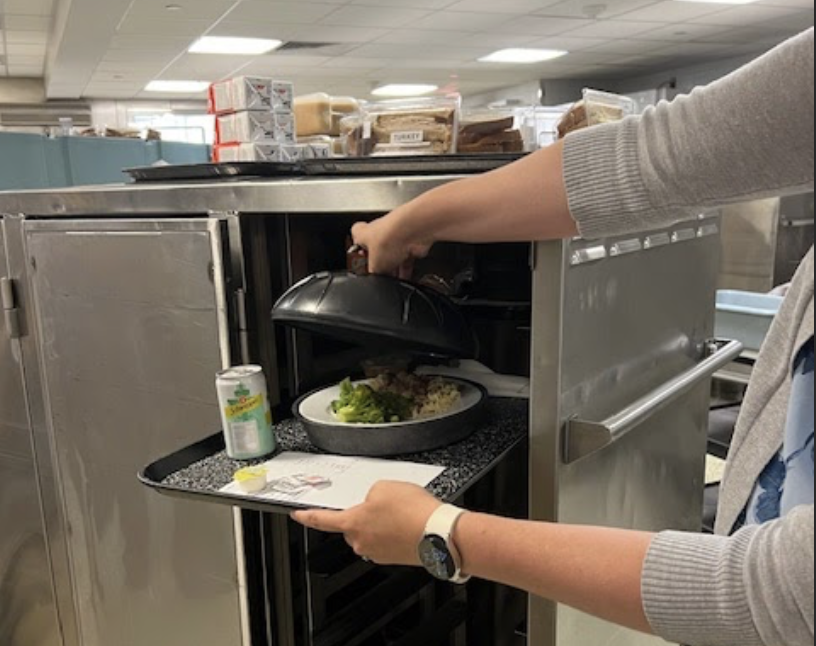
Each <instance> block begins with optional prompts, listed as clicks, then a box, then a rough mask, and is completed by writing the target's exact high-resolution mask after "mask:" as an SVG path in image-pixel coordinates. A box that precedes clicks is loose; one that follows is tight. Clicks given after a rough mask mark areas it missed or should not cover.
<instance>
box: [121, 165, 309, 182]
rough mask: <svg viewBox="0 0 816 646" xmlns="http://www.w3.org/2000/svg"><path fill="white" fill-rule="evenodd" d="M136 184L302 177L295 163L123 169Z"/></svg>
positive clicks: (299, 167) (300, 168) (299, 166)
mask: <svg viewBox="0 0 816 646" xmlns="http://www.w3.org/2000/svg"><path fill="white" fill-rule="evenodd" d="M122 172H123V173H126V174H127V175H130V177H131V179H133V181H134V182H136V183H138V184H146V183H158V182H173V181H178V182H182V181H185V182H186V181H203V180H216V179H217V180H223V179H240V178H252V177H263V178H273V177H287V178H291V177H302V176H304V175H305V172H304V170H303V167H302V165H301V164H300V163H297V162H225V163H201V164H170V165H168V166H134V167H131V168H125V169H123V170H122Z"/></svg>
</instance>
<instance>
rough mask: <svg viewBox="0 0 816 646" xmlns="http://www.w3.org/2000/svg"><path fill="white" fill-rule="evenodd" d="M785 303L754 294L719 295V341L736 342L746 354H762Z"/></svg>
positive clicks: (736, 292) (777, 297)
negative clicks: (760, 351)
mask: <svg viewBox="0 0 816 646" xmlns="http://www.w3.org/2000/svg"><path fill="white" fill-rule="evenodd" d="M784 300H785V299H783V298H782V297H780V296H768V295H766V294H756V293H754V292H738V291H720V292H718V293H717V319H716V334H717V337H719V338H721V339H736V340H738V341H741V342H742V343H743V345H745V349H746V350H753V351H759V349H760V348H761V347H762V344H763V343H764V342H765V337H766V336H768V331H769V330H770V329H771V325H772V324H773V321H774V319H775V318H776V315H777V314H778V313H779V309H780V308H781V307H782V303H783V302H784Z"/></svg>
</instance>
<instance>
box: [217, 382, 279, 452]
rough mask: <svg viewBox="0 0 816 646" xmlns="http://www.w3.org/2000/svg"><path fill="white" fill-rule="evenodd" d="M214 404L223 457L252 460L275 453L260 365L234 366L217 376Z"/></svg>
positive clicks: (264, 383) (270, 414) (267, 399)
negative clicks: (218, 416) (220, 425)
mask: <svg viewBox="0 0 816 646" xmlns="http://www.w3.org/2000/svg"><path fill="white" fill-rule="evenodd" d="M216 388H217V390H218V404H219V408H220V409H221V421H222V423H223V425H224V437H225V439H226V444H227V455H228V456H229V457H231V458H232V459H234V460H253V459H256V458H262V457H264V456H266V455H269V454H271V453H273V452H274V451H275V448H276V446H275V435H274V432H273V430H272V411H271V409H270V407H269V393H268V391H267V387H266V377H265V376H264V373H263V368H261V367H260V366H237V367H235V368H230V369H229V370H224V371H223V372H220V373H218V376H217V379H216Z"/></svg>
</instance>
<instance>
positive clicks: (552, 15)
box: [0, 0, 814, 99]
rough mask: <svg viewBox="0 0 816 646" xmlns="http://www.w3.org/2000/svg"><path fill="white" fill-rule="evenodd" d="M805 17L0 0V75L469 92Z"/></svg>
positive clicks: (571, 5) (390, 1)
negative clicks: (433, 87) (251, 41)
mask: <svg viewBox="0 0 816 646" xmlns="http://www.w3.org/2000/svg"><path fill="white" fill-rule="evenodd" d="M52 2H53V3H54V6H52ZM61 2H65V5H64V6H63V7H61V8H64V11H62V12H58V11H55V6H56V5H59V4H60V3H61ZM813 14H814V9H813V0H760V1H759V2H757V3H755V4H751V5H745V6H726V5H722V4H712V3H687V2H677V1H676V0H662V1H655V0H606V1H605V2H604V0H320V1H315V2H312V1H306V0H71V1H70V3H69V2H67V0H0V15H2V19H3V22H2V31H0V34H2V36H0V56H3V57H4V58H3V60H4V61H5V63H4V64H0V75H7V76H40V75H41V74H42V73H43V68H44V65H45V63H46V54H47V55H48V60H49V61H50V63H49V64H48V66H47V67H48V69H47V71H46V77H47V90H48V94H49V96H50V97H52V98H78V97H80V96H81V97H85V98H116V99H131V98H147V97H150V98H155V95H148V94H146V93H144V91H143V89H144V87H145V85H146V84H147V83H148V82H149V81H151V80H153V79H166V80H203V81H215V80H217V79H220V78H223V77H226V76H230V75H235V74H259V75H270V76H275V77H279V78H287V79H291V80H293V81H295V83H296V84H297V89H298V92H299V93H306V92H312V91H318V90H323V91H327V92H331V93H335V94H354V95H358V96H368V94H369V93H370V91H371V89H372V88H373V87H374V86H375V85H376V84H379V83H385V82H432V83H436V84H439V85H441V86H443V87H449V88H451V87H456V88H458V89H460V90H461V91H463V92H465V93H469V92H479V91H486V90H491V89H495V88H499V87H506V86H510V85H515V84H519V83H524V82H528V81H531V80H534V79H539V78H564V77H590V76H592V77H606V76H619V75H628V74H636V73H639V72H641V71H646V70H650V69H654V68H656V67H659V66H666V65H669V64H671V65H677V66H679V65H684V64H691V63H696V62H700V61H703V60H709V59H719V58H728V57H733V56H741V55H746V54H751V53H755V52H759V51H762V50H765V49H768V48H770V47H771V46H773V45H774V44H776V43H778V42H780V41H782V40H784V39H785V38H787V37H789V36H791V35H793V34H795V33H797V32H799V31H801V30H803V29H805V28H806V27H808V26H812V25H813ZM49 28H50V29H51V31H50V32H49ZM49 33H50V36H49ZM204 34H208V35H213V36H251V37H266V38H277V39H280V40H284V41H287V42H295V43H300V44H303V45H304V46H305V47H304V48H299V49H295V50H293V51H285V52H278V53H274V54H271V55H267V56H261V57H256V58H245V57H241V56H220V57H219V56H206V55H204V56H202V55H194V54H189V53H187V48H188V47H189V45H190V44H191V43H192V42H193V41H194V40H196V39H197V38H198V37H200V36H202V35H204ZM321 43H322V44H325V43H330V45H328V46H323V47H318V46H316V44H321ZM309 44H315V46H314V47H311V48H310V47H309ZM505 47H548V48H559V49H567V50H569V51H570V52H571V53H570V55H569V56H567V57H565V58H562V59H559V60H557V61H553V62H550V63H544V64H541V65H533V66H496V65H487V64H483V63H478V62H477V59H478V58H480V57H481V56H484V55H486V54H489V53H491V52H492V51H494V50H496V49H499V48H505ZM47 50H48V51H47Z"/></svg>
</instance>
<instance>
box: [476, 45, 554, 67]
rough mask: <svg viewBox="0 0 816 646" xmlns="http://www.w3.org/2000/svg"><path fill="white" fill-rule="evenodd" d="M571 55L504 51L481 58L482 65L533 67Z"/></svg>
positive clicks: (547, 52) (537, 51) (550, 52)
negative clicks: (508, 64)
mask: <svg viewBox="0 0 816 646" xmlns="http://www.w3.org/2000/svg"><path fill="white" fill-rule="evenodd" d="M567 54H569V52H565V51H564V50H561V49H515V48H514V49H502V50H500V51H498V52H493V53H492V54H490V56H485V57H484V58H480V59H479V62H480V63H514V64H518V65H532V64H534V63H543V62H544V61H553V60H555V59H556V58H562V57H564V56H566V55H567Z"/></svg>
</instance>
